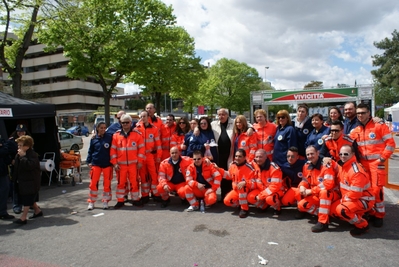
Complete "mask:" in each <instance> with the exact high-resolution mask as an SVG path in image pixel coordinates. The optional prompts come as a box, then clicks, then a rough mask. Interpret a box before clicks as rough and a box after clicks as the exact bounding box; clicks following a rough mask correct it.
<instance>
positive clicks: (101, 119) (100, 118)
mask: <svg viewBox="0 0 399 267" xmlns="http://www.w3.org/2000/svg"><path fill="white" fill-rule="evenodd" d="M114 119H115V118H114V117H109V121H110V125H111V124H113V123H114ZM102 121H104V122H105V117H104V115H98V116H97V117H96V119H95V120H94V125H97V123H99V122H102Z"/></svg>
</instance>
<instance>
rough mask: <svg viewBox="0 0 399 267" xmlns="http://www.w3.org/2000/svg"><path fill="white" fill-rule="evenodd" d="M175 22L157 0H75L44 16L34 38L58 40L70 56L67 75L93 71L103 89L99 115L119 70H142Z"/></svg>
mask: <svg viewBox="0 0 399 267" xmlns="http://www.w3.org/2000/svg"><path fill="white" fill-rule="evenodd" d="M174 24H175V17H174V16H173V14H172V7H170V6H166V5H165V4H163V3H162V2H160V1H158V0H141V1H135V0H120V1H108V0H84V1H83V0H75V1H69V2H68V3H66V4H65V5H64V6H63V8H62V9H60V10H59V11H57V13H56V16H55V18H54V19H49V20H47V23H46V27H44V28H43V30H42V31H41V32H40V42H43V43H45V44H47V45H48V46H49V48H50V49H51V48H52V49H54V48H55V47H57V46H59V45H61V46H63V49H64V53H65V55H66V56H67V57H68V58H69V59H70V62H69V65H68V73H67V75H68V76H69V77H72V78H87V77H93V78H94V79H96V80H97V81H98V82H99V83H100V85H101V87H102V90H103V95H104V104H105V106H104V107H105V119H106V123H107V124H109V101H110V98H111V96H112V93H113V92H114V91H115V87H116V85H117V83H119V82H121V80H122V78H123V77H124V76H125V75H130V74H131V73H132V72H142V71H144V70H145V69H146V66H147V65H148V64H149V63H148V62H149V60H148V59H149V58H152V49H151V48H155V47H157V48H161V47H162V46H163V45H164V43H165V41H164V40H165V39H167V37H168V34H167V33H168V31H169V28H170V27H172V26H173V25H174Z"/></svg>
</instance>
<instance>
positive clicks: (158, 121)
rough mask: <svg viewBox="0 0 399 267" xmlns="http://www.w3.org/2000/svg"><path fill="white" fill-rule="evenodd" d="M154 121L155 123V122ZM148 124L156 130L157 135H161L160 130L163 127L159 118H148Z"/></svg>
mask: <svg viewBox="0 0 399 267" xmlns="http://www.w3.org/2000/svg"><path fill="white" fill-rule="evenodd" d="M155 120H156V121H155ZM148 122H149V123H151V124H152V125H154V126H155V127H157V128H158V131H159V134H161V128H162V126H163V122H162V120H161V118H160V117H157V116H154V117H148Z"/></svg>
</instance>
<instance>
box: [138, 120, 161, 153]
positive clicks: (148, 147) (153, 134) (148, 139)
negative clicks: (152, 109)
mask: <svg viewBox="0 0 399 267" xmlns="http://www.w3.org/2000/svg"><path fill="white" fill-rule="evenodd" d="M135 129H136V130H137V131H139V132H140V133H141V134H142V136H143V139H144V145H145V154H146V155H147V154H152V155H154V157H155V158H158V159H161V157H162V149H161V138H160V137H159V130H158V128H157V127H156V126H154V125H152V124H151V123H150V124H148V126H147V127H145V126H144V124H142V123H137V124H136V128H135Z"/></svg>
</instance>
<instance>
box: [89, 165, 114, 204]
mask: <svg viewBox="0 0 399 267" xmlns="http://www.w3.org/2000/svg"><path fill="white" fill-rule="evenodd" d="M112 170H113V169H112V167H111V166H110V167H106V168H101V167H99V166H92V167H91V169H90V173H89V174H90V185H89V189H90V190H89V199H88V200H87V202H91V203H94V202H96V200H97V197H98V183H99V181H100V177H101V173H102V174H103V187H104V188H103V198H102V202H109V201H110V200H111V199H112V193H111V181H112Z"/></svg>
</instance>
